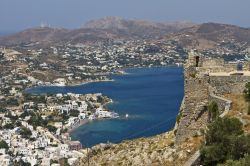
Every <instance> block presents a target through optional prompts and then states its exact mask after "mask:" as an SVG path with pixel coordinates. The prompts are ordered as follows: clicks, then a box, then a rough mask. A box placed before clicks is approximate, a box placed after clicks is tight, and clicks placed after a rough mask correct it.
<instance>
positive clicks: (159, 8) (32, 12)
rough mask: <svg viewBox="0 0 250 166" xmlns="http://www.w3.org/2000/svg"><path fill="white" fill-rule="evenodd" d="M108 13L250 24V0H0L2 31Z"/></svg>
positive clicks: (69, 23) (77, 22) (74, 22)
mask: <svg viewBox="0 0 250 166" xmlns="http://www.w3.org/2000/svg"><path fill="white" fill-rule="evenodd" d="M105 16H119V17H123V18H128V19H143V20H152V21H164V22H173V21H191V22H195V23H204V22H218V23H227V24H234V25H239V26H242V27H250V19H249V16H250V0H0V22H1V23H0V32H12V31H13V32H14V31H21V30H23V29H26V28H31V27H36V26H39V25H40V24H41V22H46V23H48V24H50V25H51V26H54V27H65V28H70V29H74V28H79V27H80V26H81V25H83V24H84V23H85V22H87V21H89V20H93V19H98V18H102V17H105Z"/></svg>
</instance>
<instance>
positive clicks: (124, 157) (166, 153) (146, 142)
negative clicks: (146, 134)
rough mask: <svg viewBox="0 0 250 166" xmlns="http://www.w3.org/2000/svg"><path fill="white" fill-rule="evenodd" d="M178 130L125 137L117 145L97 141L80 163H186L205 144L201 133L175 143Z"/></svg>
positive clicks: (139, 165) (172, 165)
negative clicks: (180, 142) (202, 142)
mask: <svg viewBox="0 0 250 166" xmlns="http://www.w3.org/2000/svg"><path fill="white" fill-rule="evenodd" d="M174 138H175V136H174V132H173V131H171V132H168V133H164V134H161V135H158V136H154V137H150V138H140V139H136V140H131V141H124V142H122V143H120V144H115V145H102V144H101V145H97V146H95V147H93V148H92V149H91V150H90V151H89V153H87V151H86V150H85V151H84V154H85V156H83V157H82V159H81V160H80V161H79V162H78V164H77V165H78V166H85V165H86V166H87V165H88V157H87V154H89V163H90V165H91V166H104V165H109V166H117V165H136V166H142V165H150V166H158V165H159V166H160V165H168V166H177V165H183V163H185V161H187V159H188V158H189V157H190V156H192V154H194V153H195V151H196V150H197V149H198V148H199V146H200V144H201V140H202V139H201V138H200V137H193V138H190V139H189V140H186V141H185V142H184V143H183V144H181V145H179V146H174Z"/></svg>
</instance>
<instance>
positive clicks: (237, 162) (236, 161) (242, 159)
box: [218, 155, 250, 166]
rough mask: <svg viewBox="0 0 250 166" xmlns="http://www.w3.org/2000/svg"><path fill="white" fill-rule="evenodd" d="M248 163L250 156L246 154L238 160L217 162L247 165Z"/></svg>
mask: <svg viewBox="0 0 250 166" xmlns="http://www.w3.org/2000/svg"><path fill="white" fill-rule="evenodd" d="M249 165H250V156H249V155H247V156H245V157H244V158H241V159H240V160H235V161H234V160H227V161H226V163H224V164H219V165H218V166H249Z"/></svg>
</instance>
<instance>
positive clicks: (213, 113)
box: [208, 101, 219, 121]
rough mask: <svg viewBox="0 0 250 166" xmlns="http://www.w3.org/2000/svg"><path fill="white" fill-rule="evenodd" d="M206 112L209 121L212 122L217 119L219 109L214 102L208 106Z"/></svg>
mask: <svg viewBox="0 0 250 166" xmlns="http://www.w3.org/2000/svg"><path fill="white" fill-rule="evenodd" d="M208 111H209V114H210V119H211V120H212V121H213V120H215V119H216V118H218V116H219V107H218V104H217V103H216V102H215V101H212V102H211V103H210V104H209V105H208Z"/></svg>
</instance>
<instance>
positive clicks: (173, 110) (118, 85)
mask: <svg viewBox="0 0 250 166" xmlns="http://www.w3.org/2000/svg"><path fill="white" fill-rule="evenodd" d="M126 72H127V73H128V74H126V75H114V76H112V78H113V80H114V81H113V82H95V83H89V84H84V85H79V86H66V87H35V88H31V89H28V90H27V92H29V93H68V92H72V93H80V94H87V93H103V94H104V95H106V96H109V97H110V98H112V100H113V101H114V102H113V103H112V104H109V105H108V108H109V109H110V110H111V111H114V112H117V113H118V114H119V115H120V117H121V118H118V119H105V120H94V121H91V122H89V123H87V124H84V125H82V126H80V127H79V128H77V129H76V130H74V132H73V133H71V137H72V139H73V140H79V141H81V143H82V144H83V145H84V146H85V147H91V146H94V145H96V144H99V143H107V142H112V143H119V142H121V141H123V140H127V139H134V138H139V137H148V136H153V135H156V134H160V133H163V132H166V131H169V130H170V129H172V128H173V127H174V125H175V119H176V116H177V114H178V111H179V107H180V105H181V101H182V98H183V94H184V85H183V68H180V67H161V68H139V69H127V70H126ZM126 114H128V115H129V117H128V118H125V115H126Z"/></svg>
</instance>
